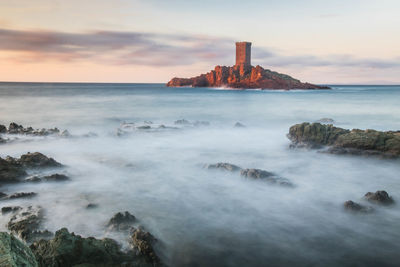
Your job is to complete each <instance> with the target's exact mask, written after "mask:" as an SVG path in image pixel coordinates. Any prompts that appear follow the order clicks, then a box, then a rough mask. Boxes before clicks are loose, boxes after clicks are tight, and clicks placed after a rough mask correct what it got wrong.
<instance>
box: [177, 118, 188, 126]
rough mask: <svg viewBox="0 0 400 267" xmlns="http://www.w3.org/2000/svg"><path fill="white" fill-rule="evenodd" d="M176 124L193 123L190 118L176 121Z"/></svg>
mask: <svg viewBox="0 0 400 267" xmlns="http://www.w3.org/2000/svg"><path fill="white" fill-rule="evenodd" d="M174 124H176V125H190V124H191V123H190V121H188V120H185V119H181V120H177V121H175V122H174Z"/></svg>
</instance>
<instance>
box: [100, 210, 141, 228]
mask: <svg viewBox="0 0 400 267" xmlns="http://www.w3.org/2000/svg"><path fill="white" fill-rule="evenodd" d="M135 222H136V217H135V216H133V215H132V214H130V213H129V212H128V211H125V212H124V213H122V212H118V213H116V214H115V215H114V216H113V217H112V218H111V219H110V221H109V222H108V223H107V227H108V229H109V230H111V231H128V230H130V229H131V228H132V226H133V224H134V223H135Z"/></svg>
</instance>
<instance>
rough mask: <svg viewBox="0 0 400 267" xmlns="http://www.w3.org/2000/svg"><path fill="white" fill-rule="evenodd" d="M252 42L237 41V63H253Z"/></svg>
mask: <svg viewBox="0 0 400 267" xmlns="http://www.w3.org/2000/svg"><path fill="white" fill-rule="evenodd" d="M250 59H251V43H250V42H237V43H236V65H241V64H244V65H248V66H250V65H251V61H250Z"/></svg>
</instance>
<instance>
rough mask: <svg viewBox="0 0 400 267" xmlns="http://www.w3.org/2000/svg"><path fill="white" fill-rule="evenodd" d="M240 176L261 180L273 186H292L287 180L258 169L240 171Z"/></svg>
mask: <svg viewBox="0 0 400 267" xmlns="http://www.w3.org/2000/svg"><path fill="white" fill-rule="evenodd" d="M240 175H242V176H244V177H247V178H252V179H262V180H265V181H268V182H270V183H273V184H279V185H283V186H293V184H292V183H291V182H290V181H289V180H287V179H285V178H282V177H279V176H277V175H276V174H274V173H272V172H268V171H264V170H260V169H242V170H241V171H240Z"/></svg>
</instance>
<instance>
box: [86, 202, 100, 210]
mask: <svg viewBox="0 0 400 267" xmlns="http://www.w3.org/2000/svg"><path fill="white" fill-rule="evenodd" d="M98 206H99V205H97V204H94V203H89V204H87V205H86V209H88V210H90V209H95V208H97V207H98Z"/></svg>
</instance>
